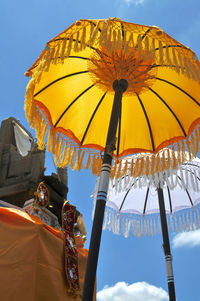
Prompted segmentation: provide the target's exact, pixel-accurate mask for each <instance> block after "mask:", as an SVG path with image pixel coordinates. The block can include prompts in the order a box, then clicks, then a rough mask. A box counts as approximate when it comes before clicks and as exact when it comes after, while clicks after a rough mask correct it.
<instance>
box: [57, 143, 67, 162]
mask: <svg viewBox="0 0 200 301" xmlns="http://www.w3.org/2000/svg"><path fill="white" fill-rule="evenodd" d="M67 146H68V143H67V141H65V147H64V151H63V154H62V159H61V160H60V163H59V164H58V167H63V162H64V160H65V156H66V152H67Z"/></svg>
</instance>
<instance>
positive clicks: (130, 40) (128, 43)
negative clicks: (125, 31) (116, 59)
mask: <svg viewBox="0 0 200 301" xmlns="http://www.w3.org/2000/svg"><path fill="white" fill-rule="evenodd" d="M131 42H132V48H134V40H133V33H131V34H130V36H129V39H128V41H127V42H125V46H124V54H125V53H127V52H128V49H129V45H130V47H131Z"/></svg>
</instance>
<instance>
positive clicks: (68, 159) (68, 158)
mask: <svg viewBox="0 0 200 301" xmlns="http://www.w3.org/2000/svg"><path fill="white" fill-rule="evenodd" d="M71 149H72V146H71V144H70V145H69V147H68V150H67V155H66V157H65V159H64V162H63V168H65V167H66V166H67V165H68V164H69V161H70V158H71Z"/></svg>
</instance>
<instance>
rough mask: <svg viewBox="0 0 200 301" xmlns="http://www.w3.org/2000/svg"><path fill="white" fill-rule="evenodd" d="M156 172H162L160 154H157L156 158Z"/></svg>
mask: <svg viewBox="0 0 200 301" xmlns="http://www.w3.org/2000/svg"><path fill="white" fill-rule="evenodd" d="M155 162H156V164H155V172H156V173H158V172H159V170H160V155H159V153H157V154H156V157H155Z"/></svg>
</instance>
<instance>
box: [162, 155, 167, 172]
mask: <svg viewBox="0 0 200 301" xmlns="http://www.w3.org/2000/svg"><path fill="white" fill-rule="evenodd" d="M165 169H166V159H165V150H163V152H162V167H161V171H164V170H165Z"/></svg>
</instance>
